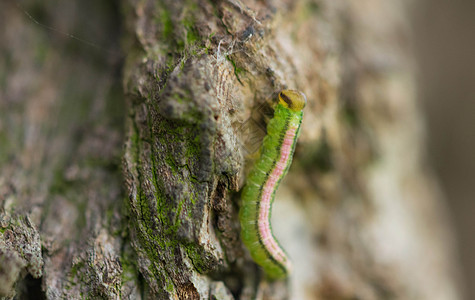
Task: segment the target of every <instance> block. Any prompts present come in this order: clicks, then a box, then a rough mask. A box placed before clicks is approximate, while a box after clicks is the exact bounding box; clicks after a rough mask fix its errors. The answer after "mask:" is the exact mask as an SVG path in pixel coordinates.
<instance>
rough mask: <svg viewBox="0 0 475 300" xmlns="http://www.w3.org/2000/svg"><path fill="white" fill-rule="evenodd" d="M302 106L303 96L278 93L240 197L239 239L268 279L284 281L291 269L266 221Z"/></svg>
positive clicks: (297, 130)
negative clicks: (258, 150) (265, 131)
mask: <svg viewBox="0 0 475 300" xmlns="http://www.w3.org/2000/svg"><path fill="white" fill-rule="evenodd" d="M306 103H307V99H306V97H305V95H304V94H303V93H301V92H299V91H294V90H283V91H281V92H280V93H279V103H278V104H277V107H276V108H275V111H274V117H273V118H272V119H271V120H270V121H269V123H268V124H267V135H266V136H265V137H264V140H263V142H262V146H261V149H260V157H259V158H258V159H257V161H256V163H255V164H254V166H253V168H252V170H251V172H250V173H249V175H248V178H247V182H246V185H245V187H244V189H243V191H242V194H241V198H242V204H241V209H240V211H239V217H240V221H241V237H242V240H243V242H244V244H245V245H246V247H247V248H248V249H249V251H250V253H251V256H252V258H253V259H254V261H255V262H256V263H257V264H259V265H260V266H261V267H262V268H263V269H264V271H265V272H266V274H267V276H268V277H269V278H270V279H278V278H284V277H286V276H287V275H288V274H289V273H290V271H291V269H292V264H291V262H290V259H289V258H288V257H287V255H286V253H285V251H284V250H283V249H282V247H281V246H280V245H279V243H278V241H277V240H276V239H275V237H274V235H273V234H272V228H271V224H270V219H271V208H272V203H273V202H274V196H275V192H276V190H277V188H278V186H279V183H280V181H281V180H282V178H283V177H284V176H285V174H286V173H287V171H288V169H289V167H290V164H291V163H292V156H293V153H294V150H295V145H296V143H297V138H298V136H299V133H300V124H301V122H302V116H303V111H302V110H303V108H304V107H305V104H306Z"/></svg>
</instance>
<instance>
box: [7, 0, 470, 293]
mask: <svg viewBox="0 0 475 300" xmlns="http://www.w3.org/2000/svg"><path fill="white" fill-rule="evenodd" d="M71 3H73V4H72V5H73V7H71V6H66V5H59V6H58V5H57V4H55V3H53V2H52V1H46V2H42V4H34V2H29V1H25V2H24V3H21V4H20V5H16V4H15V3H13V2H5V3H2V4H0V25H2V27H1V28H4V30H3V32H2V31H0V38H1V41H2V43H1V45H0V53H1V54H2V57H3V59H2V60H1V61H0V64H1V65H0V70H3V71H0V86H1V87H2V89H1V90H2V93H1V94H0V97H1V98H0V141H1V143H2V146H1V147H0V166H1V174H0V213H1V215H0V233H1V234H0V296H4V297H8V298H12V297H14V296H15V294H16V295H17V296H19V297H21V296H24V295H31V294H33V293H41V294H42V295H43V296H44V297H46V298H48V299H56V298H97V297H102V298H113V299H115V298H130V299H138V298H147V299H148V298H156V299H460V297H461V296H460V292H459V288H458V286H457V269H456V266H455V263H454V257H453V256H454V254H453V249H452V247H453V246H452V245H453V241H452V240H451V234H450V226H449V224H448V221H447V216H446V215H445V210H446V209H445V207H444V205H443V202H442V201H441V197H440V195H439V192H438V187H437V182H435V181H434V179H433V178H432V175H431V172H430V169H429V168H428V167H427V166H426V164H425V160H424V155H425V152H424V149H423V143H422V142H423V137H424V132H423V126H422V123H423V122H422V121H421V115H420V112H419V110H418V107H417V103H416V98H415V84H414V79H413V62H412V61H411V51H410V36H409V35H410V32H409V28H408V26H407V15H408V13H409V11H410V6H408V5H407V3H406V2H401V1H400V2H394V1H376V0H364V1H357V2H353V1H341V0H337V1H334V0H333V1H330V0H328V1H326V0H322V1H312V0H300V1H277V0H273V1H239V0H220V1H204V0H203V1H198V0H196V1H191V0H187V1H179V0H174V1H171V0H160V1H157V0H155V1H151V0H144V1H134V0H124V1H122V7H121V11H122V17H121V18H122V20H123V24H122V25H123V28H124V30H123V32H120V31H119V30H118V26H119V24H118V19H119V17H118V12H117V9H118V8H117V7H115V6H114V5H113V4H110V3H108V4H107V5H106V4H100V3H98V2H97V1H92V0H88V1H77V2H71ZM111 3H112V1H111ZM2 23H3V24H2ZM7 25H8V26H7ZM89 26H90V27H89ZM88 28H89V30H88ZM91 28H92V29H94V28H100V30H97V32H95V31H92V30H90V29H91ZM71 32H73V33H74V36H73V37H71V36H70V33H71ZM65 33H67V34H65ZM119 33H121V38H122V41H121V42H122V49H123V53H124V54H125V60H124V63H123V68H122V73H119V72H118V68H119V66H120V61H121V54H120V53H119V50H117V49H119V46H118V45H117V42H118V39H119ZM93 34H96V35H97V36H95V37H91V36H92V35H93ZM68 35H69V36H68ZM78 37H81V38H78ZM82 37H87V39H84V38H82ZM90 40H93V41H106V42H107V44H108V46H107V47H104V46H102V45H103V44H102V43H99V44H97V43H95V42H93V43H92V45H91V42H89V41H90ZM99 45H101V46H99ZM120 80H122V84H123V86H122V87H121V86H120V85H119V82H120ZM122 88H123V90H124V91H125V93H122ZM284 88H292V89H299V90H301V91H303V92H304V93H305V94H306V95H307V99H308V104H307V107H306V109H305V115H304V121H303V124H302V134H301V137H300V139H299V142H298V146H297V150H296V153H295V157H294V164H293V166H292V168H291V169H290V172H289V174H288V175H287V177H286V179H285V180H284V181H283V183H282V185H281V188H280V189H279V191H278V192H277V194H276V200H275V208H274V210H273V216H272V217H273V221H272V224H273V226H274V230H275V234H276V235H277V237H278V239H279V241H280V242H281V244H282V245H283V247H284V248H285V249H286V250H287V251H288V252H289V255H290V257H291V259H292V260H293V262H294V265H295V267H294V272H293V274H292V275H291V276H290V277H289V278H288V279H287V280H281V281H273V282H271V281H267V280H266V279H265V276H264V275H263V273H262V271H261V270H260V269H259V268H258V267H257V266H256V265H255V264H254V263H253V262H252V260H251V258H250V255H249V253H248V252H247V250H246V249H245V248H244V246H243V245H242V242H241V240H240V237H239V228H240V227H239V221H238V217H237V215H238V211H239V205H240V199H239V190H240V188H241V187H242V185H243V184H244V182H245V177H246V171H248V170H249V167H250V165H251V164H252V161H253V157H254V154H255V153H256V151H257V149H258V147H259V144H260V141H261V140H262V136H263V135H264V134H265V124H266V121H267V118H268V117H269V115H271V114H272V102H273V101H274V100H275V96H276V94H277V93H278V92H279V91H280V90H282V89H284ZM124 94H125V97H124ZM124 99H125V100H126V101H124ZM124 103H126V105H124ZM124 124H125V130H124V129H123V126H124ZM124 140H125V147H124V148H123V147H122V145H123V141H124ZM122 150H123V152H121V151H122ZM121 175H123V177H121Z"/></svg>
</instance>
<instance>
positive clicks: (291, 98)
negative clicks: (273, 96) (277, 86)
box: [279, 90, 307, 112]
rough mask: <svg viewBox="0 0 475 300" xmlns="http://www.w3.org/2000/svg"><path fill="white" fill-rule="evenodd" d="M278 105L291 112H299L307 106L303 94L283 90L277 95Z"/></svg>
mask: <svg viewBox="0 0 475 300" xmlns="http://www.w3.org/2000/svg"><path fill="white" fill-rule="evenodd" d="M279 103H280V104H282V105H283V106H284V107H285V108H288V109H290V110H293V111H296V112H297V111H301V110H302V109H303V108H304V107H305V104H307V97H305V95H304V93H302V92H299V91H296V90H283V91H281V92H280V93H279Z"/></svg>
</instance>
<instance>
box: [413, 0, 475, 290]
mask: <svg viewBox="0 0 475 300" xmlns="http://www.w3.org/2000/svg"><path fill="white" fill-rule="evenodd" d="M413 27H414V45H415V51H416V61H417V63H418V69H419V70H418V80H419V99H420V107H421V108H422V109H423V110H424V113H425V117H426V124H427V143H426V146H427V153H428V160H429V162H430V164H431V165H432V166H433V169H434V170H435V171H436V175H437V176H438V178H439V182H440V184H441V188H442V192H443V193H444V194H445V199H446V201H447V206H448V209H449V212H450V214H451V217H452V223H453V226H454V229H455V231H454V234H455V235H456V236H455V238H456V240H457V241H458V252H459V260H460V265H461V270H462V272H461V273H462V274H461V275H462V276H461V277H462V281H463V282H462V285H464V287H465V290H466V299H475V201H474V200H475V151H474V150H475V1H470V0H467V1H465V0H455V1H444V0H421V1H417V2H416V3H414V13H413Z"/></svg>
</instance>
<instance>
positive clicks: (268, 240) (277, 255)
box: [258, 127, 297, 268]
mask: <svg viewBox="0 0 475 300" xmlns="http://www.w3.org/2000/svg"><path fill="white" fill-rule="evenodd" d="M296 131H297V128H296V127H290V128H289V129H288V130H287V132H286V133H285V136H284V140H283V143H282V147H281V148H280V159H279V161H278V162H277V163H276V165H275V168H274V169H273V170H272V173H271V174H270V175H269V178H268V179H267V181H266V183H265V185H264V189H263V191H262V196H261V201H260V205H259V220H258V223H259V226H258V227H259V235H260V236H261V240H262V242H263V243H264V247H265V248H266V249H267V250H268V251H269V253H270V255H271V256H272V257H273V258H274V259H275V260H276V261H278V262H280V263H281V264H283V265H285V266H286V267H288V268H290V261H289V260H288V259H287V256H286V255H285V253H284V251H283V250H282V249H281V248H280V246H279V245H278V244H277V242H276V241H275V240H274V238H273V236H272V232H271V227H270V220H269V212H270V204H271V203H270V201H271V199H272V192H273V191H274V188H275V185H276V184H277V182H278V181H279V179H280V178H281V177H282V174H283V173H284V171H285V168H286V166H287V164H288V161H289V158H290V157H289V156H290V153H291V152H292V144H293V142H294V138H295V133H296Z"/></svg>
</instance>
